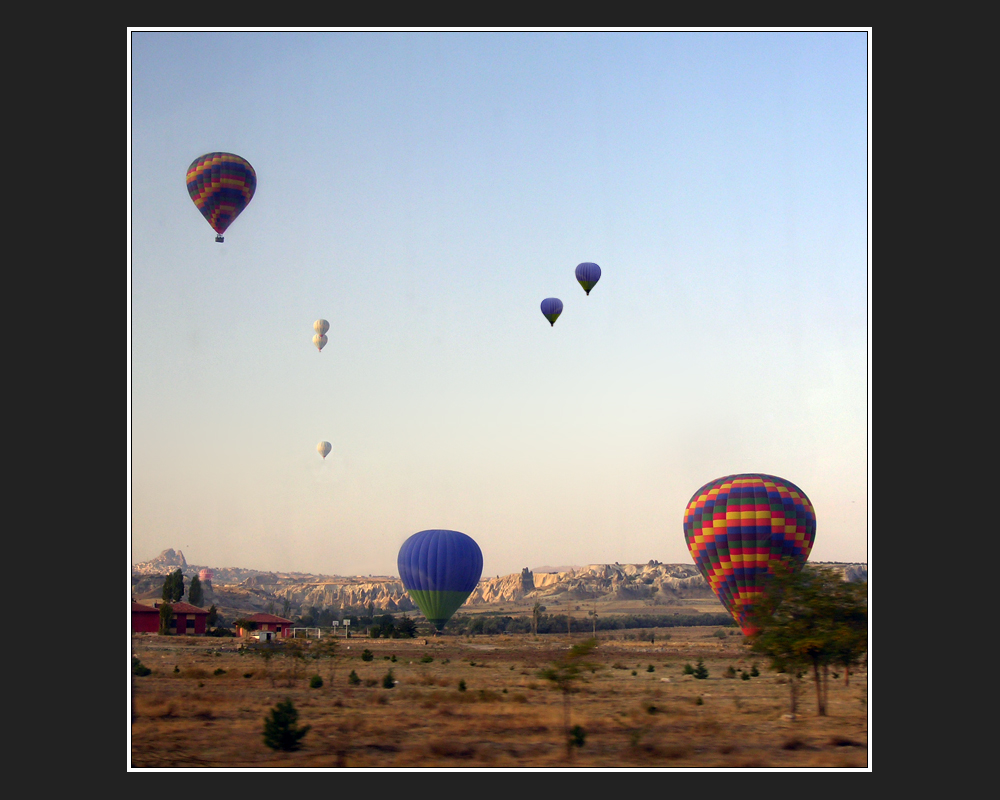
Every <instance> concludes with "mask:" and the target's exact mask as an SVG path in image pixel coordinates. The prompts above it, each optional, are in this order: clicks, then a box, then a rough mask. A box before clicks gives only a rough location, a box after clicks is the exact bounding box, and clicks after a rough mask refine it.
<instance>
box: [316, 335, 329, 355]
mask: <svg viewBox="0 0 1000 800" xmlns="http://www.w3.org/2000/svg"><path fill="white" fill-rule="evenodd" d="M328 341H329V339H327V338H326V336H324V335H323V334H322V333H317V334H316V335H315V336H313V344H314V345H316V349H317V350H320V351H322V350H323V348H324V347H326V343H327V342H328Z"/></svg>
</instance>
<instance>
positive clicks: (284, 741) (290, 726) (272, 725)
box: [264, 699, 312, 751]
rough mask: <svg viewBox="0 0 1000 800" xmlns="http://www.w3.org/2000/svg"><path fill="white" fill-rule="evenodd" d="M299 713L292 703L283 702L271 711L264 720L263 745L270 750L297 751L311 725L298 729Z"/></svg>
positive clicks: (289, 701)
mask: <svg viewBox="0 0 1000 800" xmlns="http://www.w3.org/2000/svg"><path fill="white" fill-rule="evenodd" d="M298 719H299V712H298V711H297V710H296V708H295V706H294V705H293V704H292V701H291V700H290V699H289V700H285V702H283V703H278V705H276V706H275V707H274V708H272V709H271V714H270V716H268V717H265V718H264V744H266V745H267V746H268V747H270V748H271V749H272V750H284V751H292V750H298V749H299V748H300V747H301V746H302V745H301V744H300V742H301V741H302V737H303V736H305V735H306V734H307V733H308V732H309V729H310V728H311V727H312V726H311V725H306V726H305V727H304V728H300V727H299V725H298Z"/></svg>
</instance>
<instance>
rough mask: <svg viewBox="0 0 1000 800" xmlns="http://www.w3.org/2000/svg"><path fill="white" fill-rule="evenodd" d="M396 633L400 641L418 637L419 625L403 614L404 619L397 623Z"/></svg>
mask: <svg viewBox="0 0 1000 800" xmlns="http://www.w3.org/2000/svg"><path fill="white" fill-rule="evenodd" d="M396 632H397V633H398V635H399V638H400V639H412V638H413V637H414V636H416V635H417V623H416V622H414V621H413V620H412V619H410V618H409V617H408V616H407V615H406V614H403V617H402V619H400V620H399V622H398V623H396Z"/></svg>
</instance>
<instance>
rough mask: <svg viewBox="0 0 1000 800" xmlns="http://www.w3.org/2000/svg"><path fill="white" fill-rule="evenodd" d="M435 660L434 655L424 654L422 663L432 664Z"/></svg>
mask: <svg viewBox="0 0 1000 800" xmlns="http://www.w3.org/2000/svg"><path fill="white" fill-rule="evenodd" d="M433 660H434V657H433V656H424V657H423V658H421V659H420V663H421V664H430V663H431V662H432V661H433Z"/></svg>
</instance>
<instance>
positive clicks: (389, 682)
mask: <svg viewBox="0 0 1000 800" xmlns="http://www.w3.org/2000/svg"><path fill="white" fill-rule="evenodd" d="M395 685H396V678H395V676H394V675H393V674H392V670H391V669H390V670H389V671H388V672H387V673H385V677H383V678H382V688H383V689H391V688H392V687H394V686H395Z"/></svg>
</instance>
